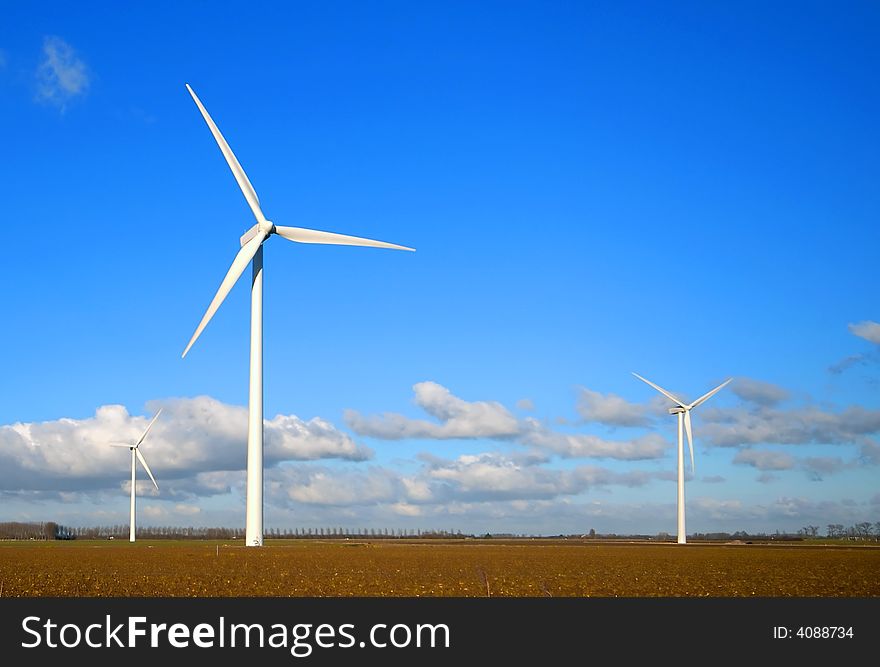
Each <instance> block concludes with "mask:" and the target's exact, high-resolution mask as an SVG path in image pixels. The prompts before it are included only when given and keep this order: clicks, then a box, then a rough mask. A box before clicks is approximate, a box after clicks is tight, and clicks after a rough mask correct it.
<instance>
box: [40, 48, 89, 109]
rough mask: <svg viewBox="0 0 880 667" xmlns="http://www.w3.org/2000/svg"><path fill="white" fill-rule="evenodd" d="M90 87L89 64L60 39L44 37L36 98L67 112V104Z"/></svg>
mask: <svg viewBox="0 0 880 667" xmlns="http://www.w3.org/2000/svg"><path fill="white" fill-rule="evenodd" d="M88 87H89V72H88V68H87V67H86V64H85V63H84V62H83V61H82V60H81V59H80V58H79V56H77V54H76V52H75V51H74V49H73V48H72V47H71V46H70V45H69V44H68V43H67V42H65V41H64V40H63V39H61V38H60V37H51V36H50V37H45V38H43V59H42V60H41V61H40V65H39V67H38V68H37V99H38V100H39V101H41V102H45V103H47V104H52V105H54V106H57V107H58V108H60V109H61V110H62V111H64V109H65V107H66V105H67V102H69V101H70V100H71V99H73V98H74V97H76V96H77V95H84V94H85V92H86V91H87V90H88Z"/></svg>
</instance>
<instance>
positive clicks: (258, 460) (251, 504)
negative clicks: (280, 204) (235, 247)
mask: <svg viewBox="0 0 880 667" xmlns="http://www.w3.org/2000/svg"><path fill="white" fill-rule="evenodd" d="M186 89H187V90H188V91H189V94H190V95H191V96H192V98H193V101H194V102H195V103H196V106H197V107H198V108H199V111H200V112H201V114H202V118H204V119H205V122H206V123H207V124H208V129H210V130H211V134H213V135H214V140H215V141H216V142H217V145H218V146H219V147H220V152H222V153H223V157H224V158H226V163H227V164H228V165H229V169H230V170H231V171H232V175H233V176H234V177H235V180H236V182H237V183H238V187H239V188H240V189H241V192H242V194H243V195H244V198H245V200H246V201H247V203H248V206H249V207H250V209H251V212H252V213H253V214H254V218H255V219H256V224H255V225H254V226H253V227H251V228H250V229H249V230H247V231H246V232H245V233H244V235H242V237H241V239H240V242H241V249H240V250H239V251H238V254H237V255H236V256H235V259H234V260H233V261H232V266H230V267H229V271H227V273H226V277H224V278H223V282H221V283H220V287H219V288H218V290H217V293H216V294H215V295H214V299H213V300H212V301H211V304H210V305H209V306H208V310H207V311H206V312H205V315H204V316H203V317H202V321H201V322H199V326H198V327H196V331H195V333H194V334H193V336H192V338H191V339H190V341H189V344H188V345H187V346H186V349H185V350H184V351H183V355H181V356H182V357H185V356H186V353H187V352H189V349H190V348H191V347H192V346H193V343H195V342H196V339H197V338H198V337H199V335H200V334H201V333H202V331H203V330H204V328H205V327H206V326H207V324H208V322H209V321H210V320H211V318H212V317H213V316H214V313H215V312H217V309H218V308H219V307H220V304H221V303H223V300H224V299H225V298H226V295H227V294H229V291H230V290H231V289H232V286H233V285H234V284H235V283H236V281H238V279H239V277H241V275H242V273H244V270H245V268H246V267H247V265H248V263H250V264H251V271H252V273H251V275H252V277H251V355H250V383H249V387H250V389H249V392H248V448H247V509H246V521H245V545H246V546H252V547H259V546H262V545H263V242H264V241H265V240H266V239H267V238H269V237H270V236H272V235H273V234H277V235H278V236H281V237H283V238H285V239H287V240H288V241H295V242H297V243H326V244H331V245H353V246H368V247H372V248H391V249H394V250H410V251H412V250H413V248H407V247H405V246H401V245H396V244H394V243H385V242H384V241H374V240H372V239H364V238H359V237H357V236H346V235H344V234H334V233H331V232H322V231H318V230H315V229H303V228H301V227H282V226H280V225H275V224H273V223H272V222H271V221H269V220H267V219H266V216H265V215H263V211H262V209H261V208H260V200H259V199H258V198H257V193H256V191H255V190H254V187H253V186H252V185H251V182H250V181H249V180H248V177H247V174H245V173H244V169H242V168H241V165H240V164H239V163H238V160H237V159H236V158H235V155H234V154H233V153H232V149H231V148H229V144H227V143H226V140H225V139H224V138H223V135H222V134H220V130H219V129H217V125H216V124H215V123H214V121H213V120H212V119H211V116H210V115H209V114H208V111H207V110H206V109H205V107H204V105H202V102H201V100H199V98H198V96H197V95H196V94H195V92H194V91H193V89H192V88H191V87H190V85H189V84H186Z"/></svg>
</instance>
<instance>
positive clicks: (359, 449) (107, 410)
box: [0, 396, 371, 492]
mask: <svg viewBox="0 0 880 667" xmlns="http://www.w3.org/2000/svg"><path fill="white" fill-rule="evenodd" d="M160 406H162V407H164V412H163V414H162V417H161V418H160V419H159V420H158V421H157V422H156V424H155V426H154V427H153V429H152V431H151V432H150V434H149V436H148V438H147V440H146V441H145V442H144V444H143V445H142V449H143V453H144V456H145V457H146V458H147V460H148V462H149V463H150V467H151V468H152V469H153V473H154V474H155V475H156V476H157V479H158V480H159V482H160V484H163V485H164V482H165V481H173V480H175V479H180V478H184V477H191V478H193V479H191V480H190V485H191V486H192V488H198V486H199V484H204V483H206V482H207V481H208V478H204V477H202V478H200V477H199V475H202V474H208V473H214V472H216V471H224V470H225V471H238V470H242V469H243V468H244V467H245V461H246V444H245V443H246V441H247V411H246V409H245V408H242V407H239V406H233V405H227V404H225V403H221V402H220V401H217V400H215V399H213V398H210V397H207V396H200V397H197V398H178V399H168V400H165V401H154V402H151V403H150V404H149V406H148V407H149V409H150V412H151V413H153V412H155V411H156V410H157V409H158V407H160ZM149 419H150V415H148V416H134V415H130V414H129V413H128V411H127V410H126V409H125V408H124V407H123V406H121V405H105V406H102V407H100V408H98V409H97V410H96V411H95V415H94V416H93V417H89V418H86V419H70V418H61V419H57V420H53V421H47V422H33V423H16V424H11V425H6V426H0V488H3V489H7V490H17V489H30V490H53V491H71V490H88V489H97V488H109V487H114V486H117V485H118V484H119V483H120V477H122V478H123V479H124V478H125V476H126V470H127V465H128V452H127V451H126V450H124V449H119V448H114V447H110V446H109V443H111V442H134V441H136V440H137V439H138V438H139V437H140V435H141V433H143V431H144V429H145V428H146V425H147V423H148V421H149ZM264 428H265V449H264V462H265V464H266V465H267V466H273V465H276V464H278V463H279V462H281V461H289V460H315V459H323V458H339V459H347V460H354V461H360V460H364V459H366V458H369V457H370V456H371V451H370V450H369V449H367V448H365V447H363V446H361V445H358V444H357V443H356V442H354V440H352V438H351V437H350V436H349V435H347V434H345V433H343V432H341V431H339V430H338V429H336V428H335V427H334V426H333V425H332V424H330V423H329V422H326V421H324V420H323V419H320V418H314V419H311V420H308V421H305V420H302V419H300V418H299V417H296V416H293V415H286V416H285V415H279V416H277V417H275V418H274V419H271V420H267V421H266V422H265V427H264ZM180 492H184V491H183V490H181V491H180Z"/></svg>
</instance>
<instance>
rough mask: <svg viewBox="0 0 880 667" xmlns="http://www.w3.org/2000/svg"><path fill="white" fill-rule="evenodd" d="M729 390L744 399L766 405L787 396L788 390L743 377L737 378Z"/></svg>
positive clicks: (778, 401)
mask: <svg viewBox="0 0 880 667" xmlns="http://www.w3.org/2000/svg"><path fill="white" fill-rule="evenodd" d="M730 390H731V391H732V392H733V393H734V394H736V396H738V397H739V398H741V399H742V400H744V401H748V402H749V403H755V404H757V405H763V406H767V407H773V406H775V405H777V404H778V403H781V402H782V401H784V400H786V399H788V397H789V393H788V391H786V390H785V389H783V388H782V387H779V386H777V385H775V384H771V383H769V382H762V381H761V380H753V379H752V378H745V377H741V378H737V379H736V381H735V382H733V383H732V384H731V387H730Z"/></svg>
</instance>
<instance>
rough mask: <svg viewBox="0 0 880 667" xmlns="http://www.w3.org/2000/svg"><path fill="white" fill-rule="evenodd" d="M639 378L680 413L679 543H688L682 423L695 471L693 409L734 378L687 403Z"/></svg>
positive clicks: (638, 376)
mask: <svg viewBox="0 0 880 667" xmlns="http://www.w3.org/2000/svg"><path fill="white" fill-rule="evenodd" d="M633 375H635V376H636V377H637V378H638V379H639V380H641V381H642V382H644V383H646V384H649V385H651V386H652V387H654V389H656V390H657V391H659V392H660V393H661V394H663V395H664V396H665V397H666V398H668V399H669V400H671V401H672V402H673V403H675V407H673V408H669V414H671V415H678V543H679V544H686V543H687V532H686V531H685V525H684V443H683V442H682V424H683V425H684V430H685V432H686V433H687V440H688V448H689V449H690V451H691V473H693V472H694V442H693V440H694V434H693V427H692V426H691V410H693V409H694V408H695V407H697V406H698V405H700V404H702V403H705V402H706V401H708V400H709V399H710V398H712V396H714V395H715V394H717V393H718V392H719V391H721V390H722V389H724V387H726V386H727V385H728V383H729V382H730V380H732V379H733V378H729V379H727V380H725V381H724V382H722V383H721V384H719V385H718V386H717V387H715V388H714V389H713V390H712V391H710V392H707V393H705V394H703V395H702V396H700V398H698V399H697V400H696V401H694V402H693V403H685V402H684V401H682V400H681V399H680V398H676V397H675V396H674V395H672V394H671V393H670V392H668V391H666V390H665V389H664V388H663V387H659V386H657V385H656V384H654V383H653V382H651V381H650V380H646V379H645V378H643V377H642V376H641V375H639V374H638V373H633Z"/></svg>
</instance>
